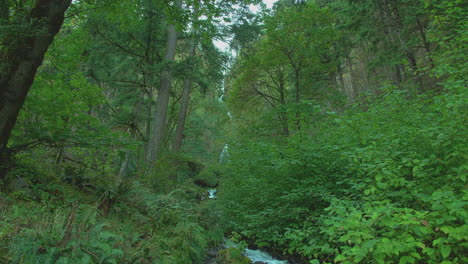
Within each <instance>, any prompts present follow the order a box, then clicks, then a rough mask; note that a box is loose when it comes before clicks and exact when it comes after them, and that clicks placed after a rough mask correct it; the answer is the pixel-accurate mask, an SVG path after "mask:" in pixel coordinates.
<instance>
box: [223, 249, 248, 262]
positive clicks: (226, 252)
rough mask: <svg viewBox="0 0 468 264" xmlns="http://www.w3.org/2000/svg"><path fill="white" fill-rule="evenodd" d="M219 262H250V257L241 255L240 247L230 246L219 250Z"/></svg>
mask: <svg viewBox="0 0 468 264" xmlns="http://www.w3.org/2000/svg"><path fill="white" fill-rule="evenodd" d="M219 259H220V260H221V264H250V263H252V262H251V261H250V259H248V258H247V257H245V256H244V255H242V251H241V250H240V249H237V248H234V247H231V248H226V249H222V250H220V251H219Z"/></svg>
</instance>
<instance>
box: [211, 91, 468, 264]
mask: <svg viewBox="0 0 468 264" xmlns="http://www.w3.org/2000/svg"><path fill="white" fill-rule="evenodd" d="M448 88H450V87H448ZM463 98H466V92H465V91H464V90H462V89H458V88H456V87H454V88H453V89H448V90H447V92H446V93H444V94H440V95H436V96H430V95H424V96H421V95H415V94H411V93H410V92H403V91H388V92H387V94H386V95H385V96H384V97H383V98H382V99H381V100H378V101H376V102H374V103H373V105H372V106H371V107H370V109H369V110H368V111H366V112H359V111H356V112H353V111H349V112H347V113H345V114H343V115H338V114H335V113H331V112H328V113H327V114H326V115H327V117H326V118H325V119H323V120H322V121H320V122H317V123H314V124H311V129H310V130H309V131H312V130H313V132H314V133H309V131H304V132H302V133H300V134H297V135H295V136H292V137H290V138H289V139H288V142H287V144H273V143H267V142H258V141H257V142H253V141H250V140H242V141H239V143H238V144H237V145H233V146H232V148H231V157H232V162H231V163H230V164H229V165H227V166H228V167H229V169H228V171H230V175H228V177H226V178H225V179H224V181H223V182H222V189H221V191H220V200H221V202H222V204H223V208H224V213H225V219H226V220H225V221H226V224H227V226H228V227H229V230H230V231H236V232H240V233H241V234H243V235H244V236H245V237H246V238H248V239H250V240H253V241H255V243H256V244H257V245H258V246H268V247H280V248H282V249H284V251H285V252H287V253H290V254H298V255H301V256H303V257H304V258H305V259H308V260H314V259H316V260H315V262H313V263H318V262H317V261H320V262H323V263H332V262H335V263H464V262H466V261H468V256H467V255H466V253H465V250H464V249H465V248H466V246H467V244H466V243H467V238H468V237H467V235H466V234H467V233H468V232H467V231H468V227H467V225H466V224H467V223H466V222H467V219H468V214H467V211H466V209H467V205H468V204H467V202H468V201H467V200H468V195H467V192H466V190H465V185H466V176H467V166H466V157H467V154H468V153H467V150H468V149H467V146H468V145H467V142H466V141H467V139H468V137H467V133H466V129H465V119H466V114H467V111H466V110H467V109H466V106H465V104H464V99H463ZM321 115H324V114H323V113H322V114H321Z"/></svg>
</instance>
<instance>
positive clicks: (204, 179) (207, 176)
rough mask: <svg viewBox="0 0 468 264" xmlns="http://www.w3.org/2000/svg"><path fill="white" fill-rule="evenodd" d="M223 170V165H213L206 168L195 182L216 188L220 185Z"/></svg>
mask: <svg viewBox="0 0 468 264" xmlns="http://www.w3.org/2000/svg"><path fill="white" fill-rule="evenodd" d="M222 174H223V172H222V167H221V166H219V165H211V166H208V167H206V168H204V169H203V170H202V171H201V172H200V173H199V174H198V175H197V176H196V177H195V178H194V182H195V184H197V185H199V186H202V187H209V188H214V187H216V186H218V184H219V179H220V177H221V175H222Z"/></svg>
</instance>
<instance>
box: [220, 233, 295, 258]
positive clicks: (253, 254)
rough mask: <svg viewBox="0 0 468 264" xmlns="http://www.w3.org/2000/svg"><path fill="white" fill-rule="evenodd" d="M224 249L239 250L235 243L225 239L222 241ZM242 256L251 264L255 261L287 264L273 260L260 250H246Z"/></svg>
mask: <svg viewBox="0 0 468 264" xmlns="http://www.w3.org/2000/svg"><path fill="white" fill-rule="evenodd" d="M224 247H226V248H230V247H234V248H239V246H238V245H237V244H236V243H234V242H232V241H231V240H229V239H226V238H225V239H224ZM244 256H246V257H248V258H249V259H250V260H251V261H252V262H253V263H255V262H256V261H259V262H263V263H267V264H288V261H287V260H277V259H274V258H273V257H272V256H271V255H270V254H268V253H267V252H265V251H262V250H260V249H257V250H253V249H249V248H246V249H245V251H244Z"/></svg>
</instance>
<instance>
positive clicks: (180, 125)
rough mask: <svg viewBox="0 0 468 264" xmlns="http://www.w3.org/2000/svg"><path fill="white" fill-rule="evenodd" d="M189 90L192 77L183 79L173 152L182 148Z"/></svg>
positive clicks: (194, 43) (195, 14) (192, 51)
mask: <svg viewBox="0 0 468 264" xmlns="http://www.w3.org/2000/svg"><path fill="white" fill-rule="evenodd" d="M193 17H194V22H196V21H197V19H198V10H197V8H195V10H194V12H193ZM194 24H195V23H193V25H192V27H193V28H194V29H193V32H192V33H193V37H192V38H193V39H192V45H191V47H190V53H189V58H190V59H194V58H195V52H196V49H197V41H196V40H195V36H196V33H197V32H196V30H195V25H194ZM190 90H192V76H190V75H189V76H188V77H187V79H185V82H184V90H183V91H182V101H181V106H180V111H179V117H178V119H177V128H176V133H175V137H174V144H173V145H172V150H173V151H174V152H178V151H179V150H180V148H181V147H182V140H183V138H184V130H185V120H186V118H187V110H188V106H189V100H190Z"/></svg>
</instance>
